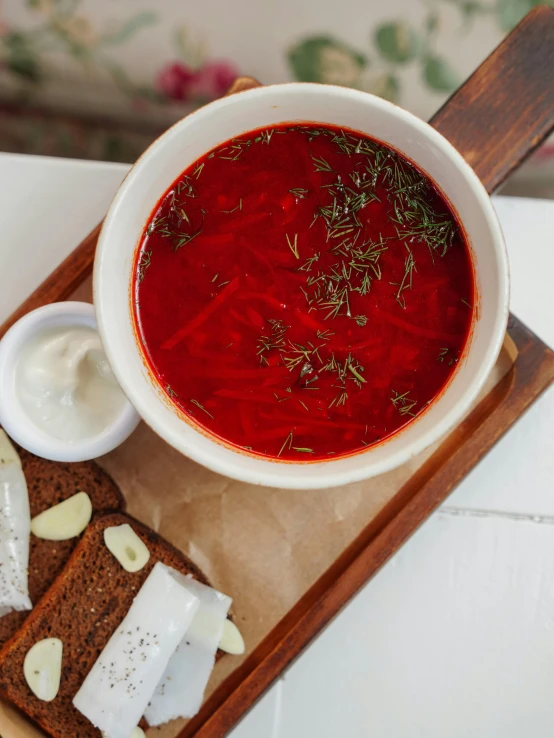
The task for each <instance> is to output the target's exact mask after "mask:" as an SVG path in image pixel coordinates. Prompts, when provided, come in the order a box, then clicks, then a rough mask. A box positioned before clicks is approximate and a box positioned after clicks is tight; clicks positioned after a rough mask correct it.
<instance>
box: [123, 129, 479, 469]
mask: <svg viewBox="0 0 554 738" xmlns="http://www.w3.org/2000/svg"><path fill="white" fill-rule="evenodd" d="M133 290H134V315H135V320H136V326H137V332H138V336H139V339H140V342H141V344H142V349H143V352H144V354H145V356H146V358H147V361H148V363H149V365H150V367H151V370H152V372H153V373H154V375H155V377H156V378H157V380H158V382H159V383H160V386H161V387H162V388H163V390H164V392H165V393H166V394H167V396H168V397H169V398H170V400H171V402H173V403H174V404H175V405H177V406H178V407H179V408H180V409H181V411H183V412H184V413H186V414H187V415H188V416H191V418H193V419H194V421H195V422H196V423H197V424H199V425H200V426H203V427H204V428H205V429H207V430H208V431H209V432H210V433H211V434H213V435H214V436H218V437H219V438H221V439H223V440H224V441H225V442H227V443H229V444H232V445H234V446H236V447H240V448H241V449H246V450H247V451H249V452H251V453H254V454H259V455H261V456H266V457H271V458H275V459H277V458H278V459H288V460H294V461H307V460H314V459H318V460H321V459H332V458H336V457H340V456H344V455H348V454H352V453H354V452H358V451H362V450H364V449H365V448H367V447H368V446H371V445H372V444H375V443H377V442H379V441H382V440H383V439H385V438H387V437H389V436H390V435H391V434H393V433H395V432H397V431H398V430H399V429H400V428H402V427H403V426H405V425H406V424H407V423H409V422H410V421H411V420H412V419H413V418H415V417H416V416H417V415H418V414H419V413H421V412H423V411H424V410H425V408H426V407H427V406H428V405H429V403H431V402H432V401H433V399H434V398H436V397H437V395H438V394H439V393H440V392H441V390H442V389H443V388H444V386H445V385H446V383H447V382H448V380H449V379H450V377H451V375H452V373H453V372H454V371H455V369H456V364H457V362H458V360H459V358H460V356H461V354H462V351H463V349H464V346H465V344H466V341H467V339H468V334H469V331H470V327H471V323H472V317H473V312H474V296H475V290H474V281H473V268H472V263H471V257H470V252H469V248H468V245H467V243H466V242H465V240H464V233H463V231H462V229H461V228H460V226H459V224H458V222H457V220H456V216H455V214H454V213H453V212H452V209H451V208H450V207H449V204H448V202H447V201H446V200H445V198H444V197H443V196H442V195H441V193H440V192H439V191H438V189H437V187H436V186H435V185H434V183H433V182H432V181H431V180H430V179H429V178H428V177H427V176H425V175H424V174H423V173H422V172H420V171H419V170H418V169H417V168H416V167H415V166H414V165H413V164H411V163H410V162H409V161H407V160H406V159H405V158H403V157H402V156H401V155H399V154H398V153H397V152H395V151H393V150H392V149H390V148H388V147H386V146H384V145H383V144H381V143H378V142H377V141H375V140H373V139H371V138H369V137H367V136H365V135H361V134H359V133H356V132H354V131H350V130H345V129H339V128H335V127H332V126H324V127H322V126H321V125H317V124H310V123H306V124H301V125H298V124H290V125H280V126H278V127H276V128H271V129H267V130H265V129H264V130H256V131H252V132H250V133H246V134H244V135H242V136H240V137H238V138H234V139H232V140H230V141H226V142H225V143H223V144H222V145H220V146H218V147H217V148H216V149H214V150H212V151H211V152H209V153H208V154H206V155H205V156H202V157H201V158H200V159H198V160H197V161H196V162H195V163H194V164H193V165H192V166H190V167H189V168H188V169H186V170H185V171H184V172H183V174H182V175H181V176H180V177H179V178H178V179H177V180H176V181H175V182H174V183H173V185H172V186H171V188H170V189H169V190H168V191H167V192H166V193H165V194H164V196H163V197H162V199H161V200H160V201H159V203H158V204H157V206H156V208H155V210H154V212H153V213H152V215H151V217H150V219H149V222H148V225H147V227H146V229H145V231H144V234H143V237H142V239H141V242H140V246H139V249H138V252H137V256H136V263H135V276H134V284H133Z"/></svg>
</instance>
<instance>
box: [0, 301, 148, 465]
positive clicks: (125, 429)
mask: <svg viewBox="0 0 554 738" xmlns="http://www.w3.org/2000/svg"><path fill="white" fill-rule="evenodd" d="M76 326H86V327H87V328H94V329H96V319H95V317H94V307H93V306H92V305H90V304H89V303H86V302H56V303H53V304H52V305H45V306H44V307H41V308H38V309H37V310H33V311H32V312H30V313H27V315H25V316H24V317H23V318H21V319H20V320H18V321H17V323H15V324H14V325H13V326H12V327H11V328H10V330H9V331H8V332H7V333H6V335H5V336H4V338H2V340H1V341H0V425H2V427H3V428H4V430H5V431H6V433H7V434H8V435H9V436H11V437H12V438H13V439H14V441H16V442H17V443H18V444H19V445H20V446H23V448H26V449H27V450H28V451H31V452H32V453H34V454H36V455H37V456H42V457H44V458H45V459H52V460H53V461H86V460H88V459H95V458H96V457H98V456H102V454H107V453H108V452H109V451H112V450H113V449H114V448H116V447H117V446H119V445H120V444H121V443H123V441H125V440H126V439H127V438H128V437H129V436H130V435H131V433H132V432H133V431H134V430H135V428H136V427H137V425H138V423H139V421H140V418H139V416H138V415H137V413H136V411H135V409H134V408H133V406H132V405H131V403H130V402H126V403H125V404H124V405H123V407H122V410H121V413H120V414H119V415H118V416H117V418H116V419H115V420H114V422H113V423H111V424H110V425H109V426H108V427H107V428H106V429H105V430H104V431H102V433H99V434H97V435H94V436H91V437H90V438H83V439H82V440H79V441H74V442H72V443H68V442H67V441H62V440H60V439H58V438H54V437H53V436H51V435H49V434H48V433H46V432H45V431H43V430H42V429H41V428H39V427H38V426H37V425H35V423H34V422H33V420H32V419H31V418H29V416H28V415H27V413H26V411H25V410H24V409H23V407H22V405H21V403H20V402H19V400H18V398H17V393H16V391H15V373H16V364H17V360H18V357H19V354H20V351H21V349H22V348H23V346H24V345H25V344H26V343H27V342H28V341H29V340H30V339H31V338H32V337H33V336H35V335H37V334H39V333H41V332H42V331H44V330H47V329H49V328H58V327H67V328H73V327H76Z"/></svg>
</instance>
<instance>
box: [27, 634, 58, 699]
mask: <svg viewBox="0 0 554 738" xmlns="http://www.w3.org/2000/svg"><path fill="white" fill-rule="evenodd" d="M62 654H63V643H62V642H61V641H60V639H59V638H45V639H44V640H43V641H38V642H37V643H35V645H34V646H32V647H31V648H30V649H29V651H28V652H27V655H26V656H25V660H24V662H23V675H24V676H25V681H26V682H27V684H28V686H29V689H30V690H31V692H33V694H34V695H36V696H37V697H38V698H39V700H43V702H52V700H53V699H54V698H55V697H56V695H57V694H58V690H59V688H60V679H61V676H62Z"/></svg>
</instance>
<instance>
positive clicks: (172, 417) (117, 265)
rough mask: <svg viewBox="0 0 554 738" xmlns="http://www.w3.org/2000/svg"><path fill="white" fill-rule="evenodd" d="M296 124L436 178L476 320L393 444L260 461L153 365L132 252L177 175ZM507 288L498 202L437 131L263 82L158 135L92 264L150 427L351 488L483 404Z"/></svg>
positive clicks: (279, 476) (281, 480)
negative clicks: (137, 301)
mask: <svg viewBox="0 0 554 738" xmlns="http://www.w3.org/2000/svg"><path fill="white" fill-rule="evenodd" d="M291 121H301V122H305V121H315V122H317V124H318V125H326V124H332V125H336V126H345V127H347V128H351V129H353V130H355V131H359V132H361V133H364V134H367V135H369V136H372V137H374V138H376V139H378V140H380V141H382V142H384V143H385V144H388V145H389V146H392V147H393V148H395V149H396V150H397V151H399V152H401V153H402V154H404V155H405V156H407V157H408V158H409V159H411V160H412V161H413V162H415V163H416V164H417V165H418V166H419V167H420V168H421V169H422V170H423V171H424V172H426V173H427V174H428V175H430V176H431V178H432V179H433V180H434V181H435V182H436V183H437V185H438V186H439V188H440V189H441V190H442V192H443V194H444V195H445V196H446V197H447V199H448V200H449V201H450V203H451V204H452V207H453V209H454V210H455V211H456V213H457V215H458V217H459V218H460V221H461V223H462V226H463V228H464V230H465V233H466V235H467V239H468V242H469V246H470V249H471V254H472V260H473V265H474V269H475V281H476V290H477V303H476V307H477V311H476V312H477V317H476V319H475V323H474V326H473V331H472V333H471V336H470V338H469V340H468V343H467V346H466V349H465V351H464V353H463V355H462V357H461V360H460V362H459V364H458V366H457V368H456V371H455V372H454V375H453V377H452V379H451V381H450V382H449V384H448V386H447V387H446V389H445V390H444V391H443V392H442V393H441V394H440V395H439V396H438V397H437V398H436V399H435V400H434V401H433V402H432V403H431V405H430V406H429V407H428V408H427V410H426V411H425V412H423V413H421V414H420V415H418V416H417V417H416V418H415V419H414V420H413V421H412V422H411V423H408V424H407V425H406V426H405V427H404V428H403V429H402V430H401V431H399V432H397V433H395V434H394V435H393V436H391V437H390V438H389V439H386V440H385V441H384V442H382V443H380V444H376V445H374V446H370V447H368V448H367V449H366V450H365V451H363V452H360V453H356V454H353V455H351V456H346V457H343V458H336V459H335V458H332V459H329V460H326V461H309V460H305V461H303V462H292V461H283V460H281V459H267V458H263V457H260V456H253V455H250V454H248V452H246V451H243V450H241V449H238V448H236V447H234V446H231V445H230V444H228V443H225V442H224V441H222V440H221V439H218V438H215V437H214V436H210V435H209V434H207V433H205V432H203V431H202V428H200V427H197V426H195V425H194V424H193V423H192V422H186V420H184V419H183V416H182V414H180V413H178V412H177V411H176V409H175V406H173V405H172V403H171V402H170V401H169V400H168V398H167V396H166V395H165V394H164V392H163V391H162V389H161V387H159V385H158V384H157V382H156V380H155V378H154V377H153V376H152V373H151V371H150V370H149V367H148V364H147V362H146V361H145V359H144V356H143V352H142V349H141V347H140V345H139V343H138V341H137V335H136V330H135V326H134V318H133V310H132V299H131V298H132V278H133V268H134V257H135V252H136V249H137V246H138V244H139V243H140V239H141V234H142V231H143V228H144V226H145V224H146V222H147V221H148V218H149V217H150V214H151V212H152V210H153V208H154V207H155V206H156V204H157V202H158V201H159V199H160V197H161V196H162V195H163V193H164V192H165V191H166V190H167V188H168V187H169V186H170V185H171V184H172V182H174V181H175V179H176V178H177V177H178V176H179V175H180V174H181V173H182V172H183V170H185V169H186V168H187V167H188V166H189V165H190V164H192V163H193V162H194V161H195V160H196V159H197V158H198V157H199V156H202V155H203V154H205V153H206V152H207V151H209V150H210V149H212V148H213V147H214V146H217V145H218V144H220V143H222V142H223V141H226V140H228V139H230V138H233V137H235V136H241V135H243V134H244V133H245V132H246V131H251V130H253V129H256V128H265V127H268V128H270V127H273V126H278V125H280V124H281V123H284V122H287V123H288V122H291ZM223 185H224V183H223ZM223 185H222V186H223ZM206 258H209V254H206ZM508 285H509V271H508V259H507V255H506V248H505V245H504V238H503V236H502V231H501V228H500V224H499V222H498V218H497V217H496V213H495V212H494V208H493V206H492V204H491V201H490V198H489V196H488V194H487V192H486V191H485V188H484V187H483V185H482V184H481V182H480V181H479V179H478V178H477V176H476V175H475V173H474V172H473V170H472V169H471V167H470V166H469V165H468V164H467V162H466V161H464V159H463V158H462V156H461V155H460V154H459V153H458V152H457V151H456V150H455V149H454V147H453V146H452V145H451V144H450V143H449V142H448V141H447V140H446V139H445V138H444V137H443V136H441V134H440V133H438V132H437V131H436V130H434V129H433V128H431V126H429V125H428V124H427V123H424V122H423V121H421V120H419V119H418V118H416V117H415V116H413V115H411V114H410V113H407V112H406V111H405V110H401V109H400V108H398V107H396V106H395V105H393V104H392V103H390V102H387V101H386V100H381V99H380V98H377V97H374V96H373V95H370V94H368V93H366V92H360V91H359V90H351V89H347V88H344V87H333V86H332V85H316V84H303V83H290V84H284V85H274V86H269V87H259V88H257V89H253V90H247V91H245V92H240V93H238V94H236V95H231V96H229V97H225V98H222V99H220V100H217V101H216V102H213V103H210V104H209V105H206V106H205V107H203V108H200V109H199V110H197V111H195V112H194V113H192V114H191V115H189V116H187V117H186V118H184V119H183V120H181V121H179V122H178V123H176V124H175V125H174V126H173V127H172V128H170V129H169V130H168V131H166V132H165V133H164V134H163V135H162V136H160V138H158V139H157V141H155V142H154V143H153V144H152V145H151V146H150V147H149V148H148V149H147V150H146V151H145V152H144V154H143V155H142V156H141V157H140V159H139V160H138V161H137V163H136V164H135V165H134V167H133V168H132V169H131V171H130V172H129V174H128V175H127V177H126V178H125V180H124V181H123V183H122V185H121V187H120V188H119V191H118V193H117V195H116V197H115V199H114V201H113V203H112V205H111V207H110V210H109V213H108V215H107V217H106V219H105V221H104V225H103V228H102V232H101V235H100V239H99V242H98V248H97V251H96V259H95V264H94V304H95V307H96V314H97V317H98V329H99V331H100V335H101V337H102V342H103V344H104V347H105V350H106V353H107V355H108V359H109V361H110V365H111V366H112V368H113V371H114V373H115V375H116V377H117V380H118V382H119V383H120V384H121V386H122V387H123V389H124V391H125V393H126V394H127V396H128V397H129V398H130V399H131V400H132V402H133V404H134V406H135V407H136V409H137V411H138V412H139V414H140V415H141V417H142V418H143V419H144V420H145V421H146V422H147V423H148V425H149V426H150V427H151V428H152V429H153V430H154V431H155V432H156V433H158V434H159V435H160V436H161V437H162V438H163V439H165V440H166V441H167V442H168V443H170V444H171V445H172V446H174V448H176V449H178V450H179V451H180V452H181V453H183V454H186V455H187V456H189V457H190V458H191V459H194V460H195V461H197V462H199V463H201V464H204V465H205V466H207V467H209V468H210V469H213V470H214V471H216V472H219V473H220V474H225V475H227V476H229V477H233V478H234V479H239V480H243V481H245V482H250V483H254V484H264V485H268V486H271V487H292V488H298V489H300V488H304V489H308V488H316V489H317V488H323V487H331V486H334V485H341V484H348V483H350V482H355V481H358V480H361V479H367V478H369V477H373V476H375V475H377V474H382V473H383V472H386V471H389V470H391V469H394V468H395V467H397V466H399V465H400V464H403V463H404V462H406V461H408V460H409V459H411V458H412V457H413V456H415V455H416V454H418V453H420V452H421V451H423V449H425V448H427V447H428V446H429V445H430V444H432V443H434V442H435V441H437V440H438V439H439V438H441V437H443V436H444V435H445V434H446V433H448V431H450V430H451V429H452V428H453V427H454V426H455V425H456V424H457V423H459V422H460V421H461V420H462V418H463V417H464V416H465V415H466V413H467V412H468V411H469V410H470V408H471V406H472V404H473V403H474V402H475V401H476V398H477V397H478V395H479V393H480V391H481V390H482V388H483V386H484V383H485V381H486V379H487V377H488V375H489V374H490V372H491V370H492V368H493V366H494V363H495V361H496V359H497V357H498V354H499V352H500V349H501V346H502V341H503V339H504V335H505V332H506V324H507V320H508V298H509V289H508Z"/></svg>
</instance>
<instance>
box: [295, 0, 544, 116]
mask: <svg viewBox="0 0 554 738" xmlns="http://www.w3.org/2000/svg"><path fill="white" fill-rule="evenodd" d="M541 4H542V5H550V6H551V7H554V0H429V1H428V2H427V3H426V5H427V7H428V12H427V15H426V17H425V19H424V21H423V22H422V23H421V24H420V25H415V24H413V23H411V22H409V21H407V20H402V19H398V18H395V19H391V20H389V21H386V22H382V23H380V24H379V25H377V26H376V27H375V28H374V29H373V30H370V43H369V48H368V49H353V48H351V47H349V46H348V45H346V44H344V43H343V42H342V41H340V40H338V39H337V38H335V37H334V36H331V35H325V36H311V37H307V38H304V39H302V40H301V41H300V42H298V43H296V44H295V45H294V46H292V47H291V48H290V49H289V52H288V60H289V64H290V68H291V70H292V73H293V75H294V78H295V79H297V80H299V81H304V82H327V83H330V82H332V83H334V84H339V85H345V86H351V87H358V88H360V89H365V90H367V91H369V92H373V93H374V94H376V95H379V96H380V97H384V98H386V99H388V100H391V101H393V102H399V101H401V100H402V92H403V89H402V84H403V75H402V74H401V71H402V70H403V69H404V68H410V67H417V69H418V74H419V76H420V79H421V81H422V82H423V84H424V85H425V86H426V88H427V89H428V90H429V91H431V92H434V93H436V94H437V95H441V96H442V97H444V94H445V93H451V92H453V91H454V90H455V89H456V87H458V86H459V84H460V83H461V81H462V79H463V77H462V75H461V74H460V73H459V72H458V71H457V69H456V68H455V66H454V65H453V64H452V62H451V61H450V60H449V59H448V58H447V57H446V56H445V54H444V53H441V52H439V51H438V50H437V48H436V37H437V35H438V34H439V32H440V28H441V20H442V15H441V10H444V9H446V8H447V7H448V8H449V9H451V8H452V6H454V7H455V8H456V10H457V12H458V13H459V17H460V20H461V28H462V30H465V31H467V30H469V29H470V28H471V26H472V24H474V23H475V21H476V19H479V18H480V17H487V18H488V17H492V18H493V19H494V20H495V21H496V23H497V25H498V28H499V29H500V30H501V31H502V32H505V33H507V32H509V31H511V30H512V28H513V27H514V26H515V25H517V23H519V22H520V21H521V19H522V18H523V17H524V16H525V15H526V14H527V13H528V12H529V11H530V10H532V9H533V8H534V7H535V6H537V5H541Z"/></svg>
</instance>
